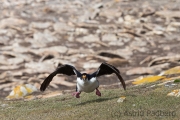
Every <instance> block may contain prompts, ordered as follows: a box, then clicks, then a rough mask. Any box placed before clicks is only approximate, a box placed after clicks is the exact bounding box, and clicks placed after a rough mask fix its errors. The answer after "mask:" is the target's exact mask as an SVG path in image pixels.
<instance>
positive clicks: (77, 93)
mask: <svg viewBox="0 0 180 120" xmlns="http://www.w3.org/2000/svg"><path fill="white" fill-rule="evenodd" d="M80 94H81V92H74V93H73V94H72V95H73V96H75V97H76V98H80V96H79V95H80Z"/></svg>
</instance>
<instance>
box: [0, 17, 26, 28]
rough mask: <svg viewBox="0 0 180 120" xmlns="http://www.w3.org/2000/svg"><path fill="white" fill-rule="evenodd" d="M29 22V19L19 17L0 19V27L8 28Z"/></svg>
mask: <svg viewBox="0 0 180 120" xmlns="http://www.w3.org/2000/svg"><path fill="white" fill-rule="evenodd" d="M24 24H27V21H25V20H23V19H19V18H13V17H10V18H5V19H2V20H1V21H0V28H1V29H2V28H6V27H11V26H21V25H24Z"/></svg>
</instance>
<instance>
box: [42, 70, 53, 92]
mask: <svg viewBox="0 0 180 120" xmlns="http://www.w3.org/2000/svg"><path fill="white" fill-rule="evenodd" d="M54 76H55V75H54V74H53V73H52V74H50V75H49V76H48V77H47V78H46V79H45V80H44V82H43V83H42V84H41V87H40V90H41V91H45V90H46V88H47V86H48V85H49V83H50V82H51V81H52V79H53V77H54Z"/></svg>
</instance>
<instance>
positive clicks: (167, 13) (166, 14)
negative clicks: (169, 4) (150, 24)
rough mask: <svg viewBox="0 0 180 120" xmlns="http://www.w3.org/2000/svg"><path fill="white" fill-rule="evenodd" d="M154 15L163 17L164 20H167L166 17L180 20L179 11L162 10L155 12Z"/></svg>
mask: <svg viewBox="0 0 180 120" xmlns="http://www.w3.org/2000/svg"><path fill="white" fill-rule="evenodd" d="M155 14H156V15H159V16H163V17H165V18H167V17H168V18H172V17H175V18H180V13H179V11H169V10H162V11H157V12H156V13H155Z"/></svg>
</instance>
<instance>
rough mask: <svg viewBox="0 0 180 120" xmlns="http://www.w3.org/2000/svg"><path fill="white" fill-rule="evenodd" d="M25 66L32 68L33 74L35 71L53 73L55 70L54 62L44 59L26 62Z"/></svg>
mask: <svg viewBox="0 0 180 120" xmlns="http://www.w3.org/2000/svg"><path fill="white" fill-rule="evenodd" d="M25 68H26V69H30V70H32V71H31V72H32V73H31V74H33V73H35V74H37V73H51V72H52V71H54V70H55V68H54V63H53V62H51V61H44V62H42V63H36V62H30V63H25Z"/></svg>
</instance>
